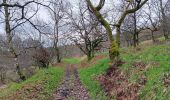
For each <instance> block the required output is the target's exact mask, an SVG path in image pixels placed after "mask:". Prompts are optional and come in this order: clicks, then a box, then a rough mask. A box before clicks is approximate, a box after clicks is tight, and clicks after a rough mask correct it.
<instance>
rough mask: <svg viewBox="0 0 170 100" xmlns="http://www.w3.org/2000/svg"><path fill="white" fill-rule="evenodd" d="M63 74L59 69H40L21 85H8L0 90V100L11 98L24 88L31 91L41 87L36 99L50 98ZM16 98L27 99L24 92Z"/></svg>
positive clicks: (62, 70) (61, 69)
mask: <svg viewBox="0 0 170 100" xmlns="http://www.w3.org/2000/svg"><path fill="white" fill-rule="evenodd" d="M63 73H64V69H63V68H59V67H49V68H48V69H41V70H40V71H38V73H37V74H35V75H34V76H32V77H31V78H29V79H27V80H26V81H23V82H21V83H11V84H9V85H8V87H7V88H5V89H2V90H0V99H1V98H3V97H6V98H8V97H9V96H10V97H11V95H13V94H15V93H17V91H22V89H24V87H27V90H29V89H30V90H29V91H31V89H32V87H41V88H42V89H41V91H38V93H37V94H36V96H38V98H39V99H41V100H44V99H47V98H48V99H49V98H52V94H53V92H54V90H55V89H56V87H57V86H58V84H59V82H60V80H61V78H62V76H63ZM18 96H21V97H17V98H20V99H21V98H22V99H26V98H27V95H26V94H25V92H23V93H21V94H20V95H18ZM14 98H15V97H14ZM14 98H13V99H14Z"/></svg>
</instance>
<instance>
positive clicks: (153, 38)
mask: <svg viewBox="0 0 170 100" xmlns="http://www.w3.org/2000/svg"><path fill="white" fill-rule="evenodd" d="M151 36H152V41H153V42H155V37H154V31H151Z"/></svg>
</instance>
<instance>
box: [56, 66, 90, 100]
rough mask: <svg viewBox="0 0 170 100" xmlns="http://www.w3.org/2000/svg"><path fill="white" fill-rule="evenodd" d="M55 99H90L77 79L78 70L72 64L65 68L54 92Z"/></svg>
mask: <svg viewBox="0 0 170 100" xmlns="http://www.w3.org/2000/svg"><path fill="white" fill-rule="evenodd" d="M54 98H55V100H90V97H89V94H88V91H87V90H86V89H85V87H84V86H83V85H82V83H81V82H80V79H79V75H78V71H77V69H76V68H75V67H74V66H69V67H67V69H66V72H65V77H64V79H63V82H62V83H61V85H60V86H59V88H58V89H57V91H56V93H55V94H54Z"/></svg>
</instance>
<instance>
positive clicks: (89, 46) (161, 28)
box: [0, 0, 170, 100]
mask: <svg viewBox="0 0 170 100" xmlns="http://www.w3.org/2000/svg"><path fill="white" fill-rule="evenodd" d="M169 35H170V0H73V1H72V0H0V86H1V84H9V83H11V82H15V83H20V82H23V81H26V80H27V79H29V78H30V77H32V76H33V75H35V74H36V73H37V70H41V69H44V68H45V69H46V68H47V69H48V68H49V67H51V66H55V65H58V64H59V65H61V66H60V67H62V65H63V64H65V62H67V63H68V61H67V60H65V59H66V58H78V59H80V58H82V57H84V55H85V59H87V61H84V62H82V63H85V64H86V63H90V64H91V62H93V61H94V60H95V59H97V58H96V56H98V55H103V53H106V54H107V58H109V62H108V64H109V65H108V70H109V71H106V76H105V78H108V77H109V78H110V77H111V76H112V77H113V76H114V75H115V74H117V73H118V71H117V70H118V67H119V66H121V65H123V64H124V63H126V62H125V61H124V53H126V52H129V51H128V49H129V48H133V49H134V50H136V51H135V52H133V51H132V52H130V53H131V54H133V53H136V52H137V51H142V49H143V48H144V49H145V45H142V44H143V43H145V42H147V41H150V42H151V43H152V44H150V45H160V44H168V43H169V42H168V41H169ZM165 41H166V42H165ZM124 48H127V49H124ZM148 48H149V47H148ZM159 53H160V52H158V54H159ZM168 54H169V53H167V55H168ZM122 55H123V56H122ZM146 55H147V54H146ZM168 56H170V55H168ZM102 57H103V56H102ZM97 60H98V59H97ZM165 63H167V62H166V61H165ZM92 64H93V63H92ZM142 64H143V63H142ZM168 64H169V63H167V65H168ZM67 66H73V69H74V68H75V70H72V69H70V67H69V68H66V73H68V76H69V75H70V77H71V76H72V75H73V76H74V75H75V80H78V82H79V78H77V77H79V74H78V72H77V67H74V65H69V64H68V65H67ZM82 66H84V65H83V64H82ZM134 66H137V65H134ZM144 66H145V65H144ZM67 69H68V70H67ZM69 71H70V72H71V73H69ZM110 71H111V72H110ZM82 72H83V71H82ZM113 73H115V74H113ZM120 73H121V72H120ZM80 74H81V73H80ZM77 75H78V76H77ZM109 75H111V76H109ZM66 77H67V74H66ZM167 77H168V78H167V79H169V76H167ZM80 78H81V76H80ZM102 78H103V77H102ZM66 80H67V78H66ZM80 80H81V79H80ZM103 80H104V79H102V80H100V81H102V82H103ZM115 80H117V79H115ZM105 81H107V82H110V81H109V80H105ZM66 83H67V82H66ZM112 83H114V82H111V83H110V84H112ZM169 83H170V82H169ZM169 83H168V84H169ZM63 84H65V83H63ZM67 84H69V83H67ZM103 84H104V85H103ZM105 84H106V83H102V85H103V86H104V88H105V89H106V88H108V87H107V86H109V85H107V86H105ZM108 84H109V83H108ZM79 85H80V86H81V83H80V84H79ZM79 85H78V86H79ZM112 85H113V84H112ZM114 85H115V84H114ZM82 90H84V89H82ZM106 90H107V89H106ZM84 91H86V90H84ZM133 92H134V91H133ZM122 98H123V96H122ZM134 98H135V97H133V99H134ZM86 99H87V100H89V97H88V96H87V98H86ZM86 99H85V100H86ZM116 99H118V98H116ZM130 99H132V98H129V99H128V100H130ZM137 99H138V98H136V99H134V100H137ZM103 100H105V99H103ZM118 100H124V99H121V98H120V99H118Z"/></svg>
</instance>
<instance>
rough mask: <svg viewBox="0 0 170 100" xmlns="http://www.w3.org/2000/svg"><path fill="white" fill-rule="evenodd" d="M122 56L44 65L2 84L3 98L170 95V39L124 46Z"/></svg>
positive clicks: (92, 99)
mask: <svg viewBox="0 0 170 100" xmlns="http://www.w3.org/2000/svg"><path fill="white" fill-rule="evenodd" d="M121 60H122V61H120V62H118V63H116V64H114V65H112V67H109V59H108V56H107V52H106V53H100V54H97V55H96V56H95V58H94V59H93V60H92V61H90V62H87V61H86V58H85V57H82V58H66V59H64V60H63V62H62V63H61V64H57V65H56V66H61V67H62V68H61V67H49V69H42V70H39V71H38V73H37V74H35V75H34V76H32V77H31V78H29V79H28V80H26V81H24V82H21V83H11V84H9V85H6V86H4V87H1V90H0V100H14V99H16V100H20V99H26V100H27V99H35V100H47V99H48V100H53V99H56V98H58V99H60V98H65V97H64V96H63V94H64V95H66V97H67V99H66V98H65V99H66V100H70V98H72V99H76V98H79V97H81V96H82V97H84V96H85V95H86V96H85V97H87V98H86V99H84V100H114V99H117V100H124V99H125V98H126V99H128V100H130V99H134V100H137V99H139V100H145V99H147V100H151V99H159V100H166V99H170V98H169V95H170V91H169V90H170V87H169V86H170V67H169V66H170V44H169V43H168V42H167V43H163V44H162V43H161V44H152V43H150V42H145V43H143V44H141V45H140V46H139V47H137V48H133V47H129V48H122V49H121ZM65 68H66V70H65V72H64V69H65ZM76 70H77V71H78V72H77V71H76ZM64 73H65V74H64ZM65 75H66V76H65ZM67 86H69V87H67ZM66 87H67V88H66ZM67 89H68V91H67V92H66V90H67ZM64 91H65V92H64ZM80 91H84V92H80ZM72 93H74V94H72ZM83 95H84V96H83ZM82 97H81V98H82ZM65 99H64V100H65Z"/></svg>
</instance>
